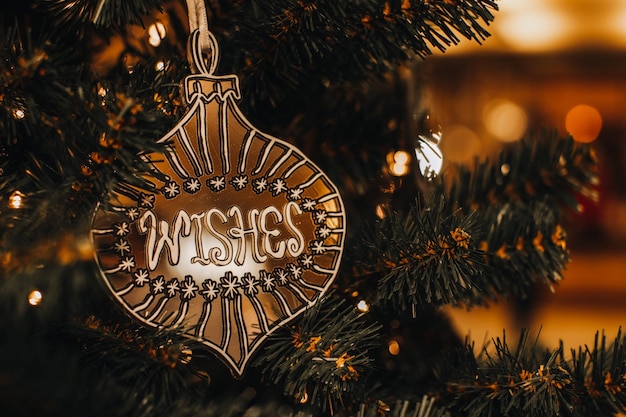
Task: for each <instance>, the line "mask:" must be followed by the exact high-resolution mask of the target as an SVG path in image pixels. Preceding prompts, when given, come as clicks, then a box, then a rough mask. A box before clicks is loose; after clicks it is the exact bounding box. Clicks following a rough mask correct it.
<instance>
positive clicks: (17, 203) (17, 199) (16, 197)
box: [9, 190, 26, 210]
mask: <svg viewBox="0 0 626 417" xmlns="http://www.w3.org/2000/svg"><path fill="white" fill-rule="evenodd" d="M25 197H26V196H25V195H24V194H23V193H22V192H20V191H18V190H16V191H13V194H11V195H10V196H9V207H10V208H12V209H16V210H17V209H20V208H22V206H23V205H24V198H25Z"/></svg>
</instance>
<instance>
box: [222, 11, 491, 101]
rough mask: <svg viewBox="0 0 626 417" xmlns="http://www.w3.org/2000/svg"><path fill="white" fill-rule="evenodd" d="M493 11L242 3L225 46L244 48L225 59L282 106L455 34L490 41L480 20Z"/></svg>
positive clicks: (380, 69) (256, 91) (251, 87)
mask: <svg viewBox="0 0 626 417" xmlns="http://www.w3.org/2000/svg"><path fill="white" fill-rule="evenodd" d="M496 8H497V6H496V3H495V2H493V1H491V0H463V1H454V2H449V1H425V0H416V1H409V2H401V1H399V0H396V1H391V2H386V3H384V2H382V1H378V0H366V1H331V0H328V1H296V0H279V1H271V2H268V1H255V0H251V1H242V2H239V4H238V6H237V7H236V8H235V10H234V12H233V15H232V16H233V17H234V19H233V21H236V22H237V24H236V26H235V25H232V24H231V25H228V26H229V28H228V29H227V30H228V31H229V33H231V32H232V43H230V42H226V45H225V46H226V49H225V50H230V51H243V53H241V54H239V53H238V54H237V55H236V56H232V55H227V56H225V57H224V58H225V59H224V61H225V63H226V64H227V66H228V67H230V66H231V65H232V66H233V67H234V68H236V70H237V73H239V74H241V75H242V76H243V77H244V78H245V79H246V85H247V88H248V91H251V92H252V94H253V95H254V97H255V98H257V99H263V100H267V101H269V102H272V103H277V102H280V101H282V100H283V99H284V98H285V97H286V95H287V94H288V92H294V91H298V90H299V89H301V88H303V87H304V86H307V88H311V86H312V85H313V86H320V87H321V86H322V83H323V82H324V80H328V81H329V82H330V83H336V82H342V81H346V80H347V81H360V80H362V79H363V78H364V77H365V76H366V75H368V74H372V73H376V74H381V73H384V72H386V71H388V70H390V69H395V67H396V65H397V64H398V63H400V62H403V61H406V60H407V59H408V58H410V57H412V56H413V55H419V56H425V55H428V54H430V52H431V48H432V47H434V48H437V49H440V50H444V49H445V48H446V47H447V46H449V45H451V44H455V43H457V42H458V41H459V39H458V37H457V36H458V34H460V35H461V36H464V37H466V38H470V39H476V40H481V39H485V38H486V37H487V36H488V32H487V31H486V30H485V29H484V27H483V25H486V24H489V22H491V21H492V20H493V15H492V14H491V11H494V10H495V9H496ZM260 22H262V23H260ZM216 23H217V24H218V25H219V24H220V23H219V22H216ZM453 29H454V30H453ZM455 31H456V32H455ZM231 62H232V64H231ZM249 77H250V78H252V79H251V80H247V78H249Z"/></svg>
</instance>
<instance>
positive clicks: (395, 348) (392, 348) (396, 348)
mask: <svg viewBox="0 0 626 417" xmlns="http://www.w3.org/2000/svg"><path fill="white" fill-rule="evenodd" d="M387 347H388V348H389V353H391V354H392V355H394V356H395V355H397V354H399V353H400V344H399V343H398V341H397V340H390V341H389V343H388V344H387Z"/></svg>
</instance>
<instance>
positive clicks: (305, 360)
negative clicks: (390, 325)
mask: <svg viewBox="0 0 626 417" xmlns="http://www.w3.org/2000/svg"><path fill="white" fill-rule="evenodd" d="M379 328H380V326H378V325H376V324H373V323H368V322H367V321H366V320H365V319H364V317H363V313H360V312H359V311H358V310H357V309H356V308H354V307H351V306H346V305H345V304H344V303H343V302H342V301H340V300H338V299H334V298H327V299H325V300H320V302H318V303H317V304H316V305H314V306H312V307H311V308H309V309H308V310H307V311H305V312H304V313H303V315H302V316H301V317H299V318H298V320H297V322H296V323H294V324H292V325H290V327H289V329H287V328H285V329H284V331H282V332H280V333H279V334H277V335H275V336H272V337H271V338H270V339H269V340H268V341H267V342H266V344H265V346H264V348H263V352H262V355H260V356H259V358H258V359H257V361H256V362H255V364H254V366H256V367H259V368H262V373H263V378H264V379H265V380H267V381H271V382H272V383H274V384H278V383H281V384H283V385H284V391H285V394H287V395H289V396H291V397H295V398H296V399H297V400H298V401H300V402H301V403H311V404H316V405H319V406H320V407H322V408H323V409H330V410H331V411H332V410H337V409H338V408H343V407H346V406H348V405H350V404H352V403H353V402H354V401H355V399H358V398H359V397H360V395H362V391H363V386H362V383H361V382H360V381H361V380H363V379H364V378H366V376H367V375H368V373H369V372H371V370H372V365H373V363H372V359H371V358H370V357H369V356H368V351H369V350H371V349H372V348H373V347H374V346H376V344H377V343H378V340H377V332H378V330H379Z"/></svg>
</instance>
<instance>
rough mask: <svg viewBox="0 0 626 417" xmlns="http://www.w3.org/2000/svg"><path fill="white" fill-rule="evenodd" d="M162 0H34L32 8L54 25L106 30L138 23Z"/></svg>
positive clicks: (74, 28)
mask: <svg viewBox="0 0 626 417" xmlns="http://www.w3.org/2000/svg"><path fill="white" fill-rule="evenodd" d="M163 3H164V0H133V1H125V0H97V1H95V0H94V1H91V0H78V1H76V0H61V1H59V0H37V1H36V2H35V10H36V11H38V12H40V13H41V14H43V15H46V16H48V17H49V18H52V19H54V23H55V26H58V27H65V28H66V29H69V30H70V31H76V32H78V33H81V32H82V31H83V30H84V27H85V26H89V24H92V25H94V26H95V27H98V28H106V29H109V30H111V29H112V30H120V29H121V28H123V27H125V26H127V25H132V24H139V23H141V21H142V18H143V17H144V16H145V15H147V14H149V13H150V12H151V11H152V10H154V9H160V8H161V5H162V4H163Z"/></svg>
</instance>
